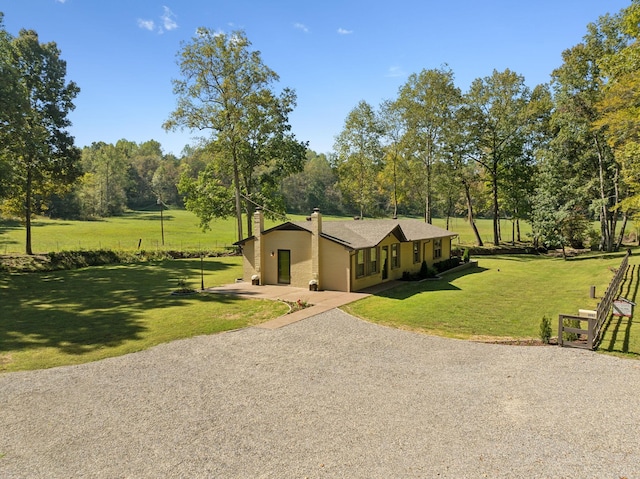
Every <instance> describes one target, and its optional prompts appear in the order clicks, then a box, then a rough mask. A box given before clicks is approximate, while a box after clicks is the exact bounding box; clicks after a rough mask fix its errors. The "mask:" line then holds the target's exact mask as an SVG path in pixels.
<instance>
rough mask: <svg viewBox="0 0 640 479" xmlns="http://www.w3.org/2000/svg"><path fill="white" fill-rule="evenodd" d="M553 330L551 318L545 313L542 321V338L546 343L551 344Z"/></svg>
mask: <svg viewBox="0 0 640 479" xmlns="http://www.w3.org/2000/svg"><path fill="white" fill-rule="evenodd" d="M551 332H552V331H551V319H549V318H548V317H547V315H546V314H545V315H544V316H543V317H542V320H541V321H540V339H542V342H543V343H544V344H549V340H550V339H551Z"/></svg>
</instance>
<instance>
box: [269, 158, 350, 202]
mask: <svg viewBox="0 0 640 479" xmlns="http://www.w3.org/2000/svg"><path fill="white" fill-rule="evenodd" d="M337 183H338V175H337V173H336V171H335V170H334V169H333V168H332V167H331V163H330V162H329V160H328V159H327V157H326V155H324V154H317V153H316V152H314V151H312V150H307V161H306V163H305V165H304V169H303V170H302V171H301V172H299V173H295V174H293V175H291V176H289V177H287V178H285V179H284V180H283V182H282V193H283V195H284V198H285V203H286V207H287V208H286V209H287V211H290V212H293V213H303V214H308V213H309V212H310V211H312V210H313V209H314V208H320V210H321V211H322V212H323V213H327V214H341V213H342V197H341V196H340V191H339V190H338V188H337Z"/></svg>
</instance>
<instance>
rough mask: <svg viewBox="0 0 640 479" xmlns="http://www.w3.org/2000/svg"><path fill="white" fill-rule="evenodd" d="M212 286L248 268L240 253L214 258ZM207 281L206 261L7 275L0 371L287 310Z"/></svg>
mask: <svg viewBox="0 0 640 479" xmlns="http://www.w3.org/2000/svg"><path fill="white" fill-rule="evenodd" d="M203 264H204V268H203V270H204V281H205V287H210V286H216V285H220V284H227V283H230V282H233V281H234V279H235V278H237V277H240V276H241V275H242V272H241V268H242V266H241V258H239V257H224V258H207V259H206V260H205V261H204V263H203ZM181 278H182V279H184V278H186V280H187V283H190V286H191V287H192V288H194V289H199V287H200V260H199V259H196V260H174V261H164V262H161V263H157V264H149V263H145V264H131V265H118V266H108V267H106V266H105V267H92V268H84V269H79V270H72V271H57V272H52V273H28V274H2V275H0V305H1V313H0V372H6V371H19V370H31V369H42V368H49V367H53V366H62V365H70V364H79V363H85V362H89V361H95V360H98V359H103V358H107V357H113V356H120V355H122V354H127V353H131V352H134V351H140V350H144V349H147V348H150V347H152V346H155V345H157V344H160V343H164V342H168V341H172V340H175V339H181V338H188V337H192V336H196V335H201V334H212V333H218V332H221V331H228V330H232V329H237V328H242V327H246V326H249V325H253V324H257V323H260V322H263V321H266V320H269V319H272V318H275V317H277V316H280V315H282V314H285V313H286V312H287V311H288V307H287V306H286V305H284V304H282V303H278V302H273V301H265V300H247V299H240V298H236V297H232V296H225V295H218V294H212V293H199V294H196V295H191V296H172V295H171V294H170V293H171V291H173V290H175V289H177V283H178V280H179V279H181Z"/></svg>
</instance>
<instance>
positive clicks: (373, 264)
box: [369, 248, 378, 274]
mask: <svg viewBox="0 0 640 479" xmlns="http://www.w3.org/2000/svg"><path fill="white" fill-rule="evenodd" d="M377 272H378V248H369V274H376V273H377Z"/></svg>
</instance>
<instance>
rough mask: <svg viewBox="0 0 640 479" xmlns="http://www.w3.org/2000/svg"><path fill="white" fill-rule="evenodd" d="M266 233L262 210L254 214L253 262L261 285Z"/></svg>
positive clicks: (257, 209) (259, 209)
mask: <svg viewBox="0 0 640 479" xmlns="http://www.w3.org/2000/svg"><path fill="white" fill-rule="evenodd" d="M263 231H264V214H263V213H262V208H256V211H255V212H254V213H253V237H254V238H255V240H254V242H253V260H254V267H255V270H256V275H258V281H259V284H264V282H263V277H262V233H263Z"/></svg>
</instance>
